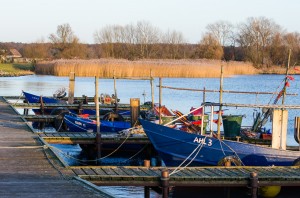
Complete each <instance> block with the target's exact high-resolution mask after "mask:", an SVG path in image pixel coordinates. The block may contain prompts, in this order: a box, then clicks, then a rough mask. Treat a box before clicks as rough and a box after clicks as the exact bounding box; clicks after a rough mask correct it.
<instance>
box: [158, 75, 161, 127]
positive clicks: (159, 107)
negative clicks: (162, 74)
mask: <svg viewBox="0 0 300 198" xmlns="http://www.w3.org/2000/svg"><path fill="white" fill-rule="evenodd" d="M161 84H162V80H161V78H159V105H158V109H159V124H161V123H162V120H161V98H162V93H161Z"/></svg>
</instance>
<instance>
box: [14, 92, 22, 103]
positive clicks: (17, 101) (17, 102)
mask: <svg viewBox="0 0 300 198" xmlns="http://www.w3.org/2000/svg"><path fill="white" fill-rule="evenodd" d="M22 96H23V91H22V92H21V94H20V96H19V98H18V100H17V101H16V102H15V103H13V105H16V104H17V103H18V102H19V100H20V99H21V97H22Z"/></svg>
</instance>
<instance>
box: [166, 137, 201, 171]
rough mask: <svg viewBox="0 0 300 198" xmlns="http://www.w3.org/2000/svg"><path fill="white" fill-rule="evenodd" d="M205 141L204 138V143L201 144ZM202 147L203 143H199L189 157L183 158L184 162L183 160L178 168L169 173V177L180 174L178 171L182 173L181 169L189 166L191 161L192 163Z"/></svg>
mask: <svg viewBox="0 0 300 198" xmlns="http://www.w3.org/2000/svg"><path fill="white" fill-rule="evenodd" d="M205 140H206V137H205V138H204V141H203V142H205ZM203 145H204V143H200V144H198V146H197V147H196V148H195V149H194V150H193V152H192V153H191V154H190V155H189V156H187V157H186V158H185V160H183V162H181V164H179V166H177V167H176V168H175V169H174V170H173V171H172V172H171V173H170V176H171V175H172V174H176V173H178V172H180V171H182V170H183V169H185V168H186V167H187V166H188V165H190V164H191V163H192V162H193V161H194V159H195V158H196V156H197V155H198V154H199V152H200V150H201V149H202V147H203ZM197 149H199V150H198V151H197ZM196 151H197V153H196V154H195V156H194V157H193V158H192V159H191V160H190V161H189V163H187V164H186V165H185V166H184V167H181V166H182V165H183V164H184V163H185V162H186V161H187V160H188V159H189V158H190V157H191V156H192V155H193V154H194V153H195V152H196Z"/></svg>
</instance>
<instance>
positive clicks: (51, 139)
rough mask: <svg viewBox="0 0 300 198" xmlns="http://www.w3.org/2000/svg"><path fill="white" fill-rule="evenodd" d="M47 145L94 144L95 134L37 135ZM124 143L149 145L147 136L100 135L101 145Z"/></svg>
mask: <svg viewBox="0 0 300 198" xmlns="http://www.w3.org/2000/svg"><path fill="white" fill-rule="evenodd" d="M37 134H38V135H39V136H40V137H41V138H43V139H44V140H45V141H46V142H47V143H50V144H95V143H96V133H85V132H59V133H37ZM124 141H126V144H150V141H149V139H148V137H147V136H132V137H128V138H127V137H126V136H124V135H120V136H116V135H109V134H101V142H102V143H103V144H112V143H114V144H121V143H123V142H124Z"/></svg>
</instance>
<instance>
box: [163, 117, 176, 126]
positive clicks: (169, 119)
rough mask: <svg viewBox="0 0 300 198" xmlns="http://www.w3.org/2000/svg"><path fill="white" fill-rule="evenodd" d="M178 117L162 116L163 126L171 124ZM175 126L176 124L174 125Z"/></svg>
mask: <svg viewBox="0 0 300 198" xmlns="http://www.w3.org/2000/svg"><path fill="white" fill-rule="evenodd" d="M175 119H176V116H162V117H161V120H162V124H167V123H169V122H171V121H172V120H175ZM172 124H174V123H172Z"/></svg>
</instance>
